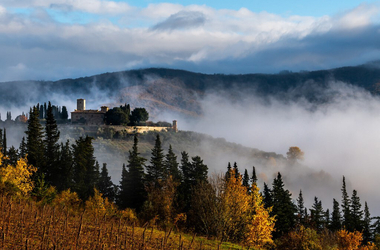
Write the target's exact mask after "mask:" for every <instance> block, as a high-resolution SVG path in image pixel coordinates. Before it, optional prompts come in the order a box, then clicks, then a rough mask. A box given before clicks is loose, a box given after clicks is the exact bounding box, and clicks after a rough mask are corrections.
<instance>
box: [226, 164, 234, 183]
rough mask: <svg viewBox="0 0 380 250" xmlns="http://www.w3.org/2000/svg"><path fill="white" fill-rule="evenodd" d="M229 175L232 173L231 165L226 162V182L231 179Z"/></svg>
mask: <svg viewBox="0 0 380 250" xmlns="http://www.w3.org/2000/svg"><path fill="white" fill-rule="evenodd" d="M231 173H232V168H231V163H230V162H228V166H227V172H226V174H225V178H226V180H228V179H229V178H231Z"/></svg>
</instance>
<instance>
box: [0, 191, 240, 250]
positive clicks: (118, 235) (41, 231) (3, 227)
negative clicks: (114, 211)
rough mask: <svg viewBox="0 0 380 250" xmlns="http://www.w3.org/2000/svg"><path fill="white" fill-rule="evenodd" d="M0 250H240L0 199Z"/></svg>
mask: <svg viewBox="0 0 380 250" xmlns="http://www.w3.org/2000/svg"><path fill="white" fill-rule="evenodd" d="M0 248H1V249H147V250H148V249H243V247H241V246H239V245H234V244H230V243H226V242H224V243H222V244H220V242H218V241H213V240H207V239H205V238H202V237H197V236H195V235H186V234H179V233H176V232H175V227H173V228H170V229H168V230H167V231H160V230H158V229H156V228H155V227H154V225H149V224H146V225H144V226H143V227H137V226H133V225H132V224H131V222H130V221H129V220H127V219H126V218H117V217H115V216H112V217H111V216H106V215H105V216H101V217H100V216H97V215H96V214H94V213H92V212H90V211H80V212H78V211H73V210H71V209H69V208H68V207H55V206H54V207H53V206H51V205H39V204H37V203H36V202H34V201H30V200H22V199H13V198H10V197H6V196H2V197H1V203H0Z"/></svg>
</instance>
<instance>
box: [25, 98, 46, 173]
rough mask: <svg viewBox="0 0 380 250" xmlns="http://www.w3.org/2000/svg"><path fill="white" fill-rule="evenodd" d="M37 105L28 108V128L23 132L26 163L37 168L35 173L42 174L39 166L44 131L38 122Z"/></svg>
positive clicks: (42, 158)
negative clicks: (25, 136) (26, 156)
mask: <svg viewBox="0 0 380 250" xmlns="http://www.w3.org/2000/svg"><path fill="white" fill-rule="evenodd" d="M38 107H39V105H37V107H36V106H34V107H33V108H31V109H30V112H29V120H28V130H27V131H26V132H25V133H26V135H27V138H26V148H27V154H28V163H29V164H30V165H33V166H34V167H36V168H37V169H38V171H37V174H42V173H43V172H41V168H43V166H44V148H45V147H44V142H43V138H44V132H43V130H44V129H43V127H42V125H41V124H40V120H39V119H38V117H39V108H38Z"/></svg>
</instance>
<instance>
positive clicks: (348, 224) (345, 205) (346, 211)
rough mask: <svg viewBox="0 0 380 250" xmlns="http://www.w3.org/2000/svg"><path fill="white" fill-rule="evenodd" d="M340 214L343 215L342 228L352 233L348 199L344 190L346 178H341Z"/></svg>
mask: <svg viewBox="0 0 380 250" xmlns="http://www.w3.org/2000/svg"><path fill="white" fill-rule="evenodd" d="M341 190H342V213H343V222H342V226H343V227H345V229H346V230H349V231H352V229H353V227H352V223H351V211H350V204H351V201H350V198H349V197H348V194H347V189H346V178H345V177H344V176H343V184H342V189H341Z"/></svg>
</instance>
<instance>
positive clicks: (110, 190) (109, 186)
mask: <svg viewBox="0 0 380 250" xmlns="http://www.w3.org/2000/svg"><path fill="white" fill-rule="evenodd" d="M98 189H99V192H100V193H102V194H103V197H106V198H108V200H109V201H114V200H115V187H114V184H113V183H112V181H111V176H109V175H108V169H107V164H106V163H103V167H102V171H101V172H100V177H99V183H98Z"/></svg>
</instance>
